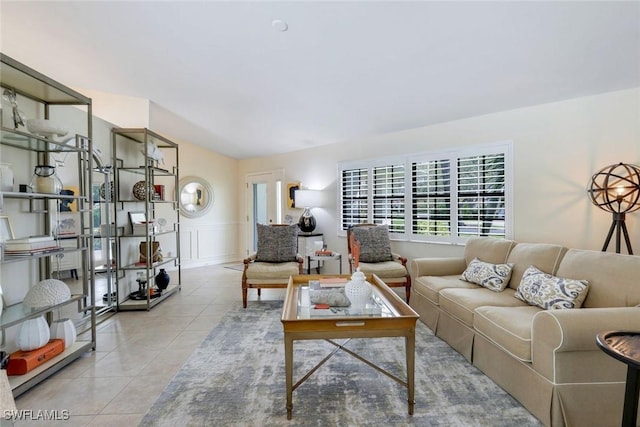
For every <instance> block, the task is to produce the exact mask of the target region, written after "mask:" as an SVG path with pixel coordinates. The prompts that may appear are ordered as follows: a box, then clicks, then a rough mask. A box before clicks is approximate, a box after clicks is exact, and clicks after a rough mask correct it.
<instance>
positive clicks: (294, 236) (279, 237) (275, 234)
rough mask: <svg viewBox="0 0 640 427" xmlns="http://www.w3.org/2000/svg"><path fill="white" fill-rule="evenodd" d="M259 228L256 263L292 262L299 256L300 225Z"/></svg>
mask: <svg viewBox="0 0 640 427" xmlns="http://www.w3.org/2000/svg"><path fill="white" fill-rule="evenodd" d="M257 227H258V251H257V253H256V261H260V262H291V261H295V260H296V255H297V254H298V224H291V225H275V226H272V225H264V224H257Z"/></svg>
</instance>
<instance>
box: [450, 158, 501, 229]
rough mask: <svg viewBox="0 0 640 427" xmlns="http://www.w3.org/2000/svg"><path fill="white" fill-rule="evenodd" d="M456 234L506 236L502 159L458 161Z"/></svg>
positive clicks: (465, 159) (464, 159)
mask: <svg viewBox="0 0 640 427" xmlns="http://www.w3.org/2000/svg"><path fill="white" fill-rule="evenodd" d="M458 235H459V236H461V237H470V236H496V237H505V159H504V154H489V155H480V156H471V157H462V158H459V159H458Z"/></svg>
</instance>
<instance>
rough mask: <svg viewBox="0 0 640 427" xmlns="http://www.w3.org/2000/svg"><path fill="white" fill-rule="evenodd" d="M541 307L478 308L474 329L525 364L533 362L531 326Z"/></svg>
mask: <svg viewBox="0 0 640 427" xmlns="http://www.w3.org/2000/svg"><path fill="white" fill-rule="evenodd" d="M540 311H542V309H541V308H539V307H533V306H526V307H488V306H485V307H478V308H476V311H475V313H474V316H473V328H474V329H475V330H476V332H478V333H480V334H482V335H483V336H484V337H485V338H487V339H488V340H490V341H492V342H493V343H494V344H495V345H497V346H498V347H500V348H502V349H503V350H505V351H506V352H508V353H509V354H511V355H512V356H514V357H515V358H517V359H520V360H522V361H524V362H531V325H532V323H533V316H535V315H536V314H537V313H539V312H540Z"/></svg>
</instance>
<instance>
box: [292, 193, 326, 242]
mask: <svg viewBox="0 0 640 427" xmlns="http://www.w3.org/2000/svg"><path fill="white" fill-rule="evenodd" d="M294 198H295V204H296V207H297V208H304V212H302V215H300V219H299V220H298V226H299V227H300V231H302V232H304V233H311V232H312V231H313V230H315V229H316V219H315V218H314V216H313V215H312V214H311V208H317V207H320V206H322V191H320V190H296V191H295V192H294Z"/></svg>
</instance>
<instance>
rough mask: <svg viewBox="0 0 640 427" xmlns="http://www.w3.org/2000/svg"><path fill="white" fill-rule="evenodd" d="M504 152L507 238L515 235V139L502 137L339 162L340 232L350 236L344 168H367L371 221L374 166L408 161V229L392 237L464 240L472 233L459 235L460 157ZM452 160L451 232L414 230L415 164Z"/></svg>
mask: <svg viewBox="0 0 640 427" xmlns="http://www.w3.org/2000/svg"><path fill="white" fill-rule="evenodd" d="M496 154H502V155H504V198H505V202H504V210H505V212H504V234H505V235H504V238H505V239H512V238H513V207H514V203H513V201H514V199H513V188H514V182H513V177H514V174H513V142H512V141H499V142H494V143H488V144H478V145H473V146H465V147H458V148H452V149H446V150H433V151H428V152H421V153H410V154H406V155H402V156H393V157H381V158H375V159H368V160H356V161H345V162H340V163H338V171H337V176H338V192H337V206H338V221H337V229H338V230H337V231H338V236H346V229H343V228H342V225H343V197H342V191H343V172H344V171H348V170H354V169H367V179H368V183H367V186H368V188H367V222H370V223H373V222H374V215H373V207H374V203H373V197H374V195H373V179H374V175H373V171H374V168H380V167H392V166H397V165H398V164H400V163H403V164H404V189H405V195H404V230H405V231H404V233H393V232H390V233H389V237H390V238H391V239H393V240H403V241H416V242H429V243H449V244H464V243H465V242H466V241H467V240H468V239H469V237H471V236H468V235H464V236H461V235H459V230H458V219H459V216H460V215H459V214H458V208H459V207H458V193H459V189H458V159H461V158H468V157H476V156H483V155H496ZM438 160H449V166H450V175H449V185H450V189H451V190H450V192H449V194H450V205H449V209H450V210H449V212H451V213H452V215H451V221H450V234H449V235H445V236H434V235H423V234H416V233H414V231H413V226H414V225H413V186H412V178H413V177H412V175H413V173H412V170H413V169H412V167H413V164H414V163H420V162H429V161H438Z"/></svg>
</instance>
